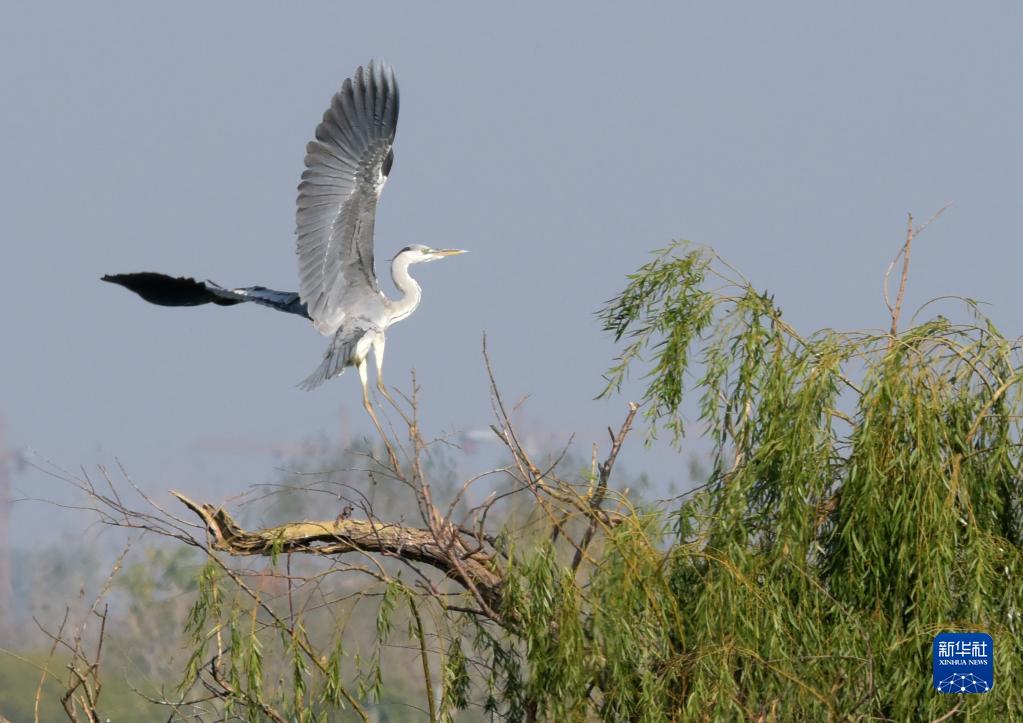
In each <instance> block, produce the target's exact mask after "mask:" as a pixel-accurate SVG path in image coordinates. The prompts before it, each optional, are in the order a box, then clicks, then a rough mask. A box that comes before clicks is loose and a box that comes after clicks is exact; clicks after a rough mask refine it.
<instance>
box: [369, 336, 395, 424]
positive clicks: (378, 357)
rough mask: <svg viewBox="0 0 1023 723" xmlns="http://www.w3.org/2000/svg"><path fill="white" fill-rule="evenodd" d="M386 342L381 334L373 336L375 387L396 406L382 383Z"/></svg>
mask: <svg viewBox="0 0 1023 723" xmlns="http://www.w3.org/2000/svg"><path fill="white" fill-rule="evenodd" d="M386 343H387V342H386V340H385V339H384V335H383V334H377V335H376V336H375V337H374V338H373V358H374V360H375V361H376V365H377V389H379V390H380V393H381V394H383V395H384V397H386V398H387V401H389V402H390V403H391V404H392V405H393V406H397V405H396V404H395V402H394V400H393V399H392V398H391V395H390V393H389V392H388V391H387V387H386V386H385V385H384V345H385V344H386Z"/></svg>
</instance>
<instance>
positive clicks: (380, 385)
mask: <svg viewBox="0 0 1023 723" xmlns="http://www.w3.org/2000/svg"><path fill="white" fill-rule="evenodd" d="M377 389H379V390H380V393H381V394H383V395H384V399H386V400H387V401H389V402H390V403H391V404H392V405H393V406H395V407H396V406H398V404H397V402H395V401H394V397H392V396H391V393H390V392H389V391H387V385H385V384H384V378H383V377H377Z"/></svg>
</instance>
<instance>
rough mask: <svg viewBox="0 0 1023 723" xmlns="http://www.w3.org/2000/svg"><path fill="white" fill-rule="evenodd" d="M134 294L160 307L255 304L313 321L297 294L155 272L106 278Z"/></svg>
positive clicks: (114, 275)
mask: <svg viewBox="0 0 1023 723" xmlns="http://www.w3.org/2000/svg"><path fill="white" fill-rule="evenodd" d="M102 280H103V281H108V282H110V283H111V284H119V285H121V286H123V287H124V288H126V289H129V290H130V291H134V292H135V293H136V294H138V295H139V296H141V297H142V298H143V299H145V300H146V301H148V302H149V303H151V304H159V305H160V306H200V305H202V304H217V305H218V306H234V305H235V304H242V303H245V302H246V301H252V302H255V303H257V304H261V305H262V306H269V307H270V308H272V309H277V310H278V311H284V312H287V313H289V314H297V315H299V316H304V317H305V318H307V319H308V318H309V314H308V312H307V311H306V305H305V304H303V303H302V301H301V299H299V298H298V294H297V293H295V292H293V291H275V290H273V289H268V288H266V287H264V286H248V287H245V288H241V289H225V288H224V287H223V286H220V285H219V284H215V283H213V282H212V281H196V280H195V279H193V278H189V277H187V276H167V275H166V274H158V273H156V272H155V271H142V272H139V273H134V274H108V275H106V276H104V277H103V278H102Z"/></svg>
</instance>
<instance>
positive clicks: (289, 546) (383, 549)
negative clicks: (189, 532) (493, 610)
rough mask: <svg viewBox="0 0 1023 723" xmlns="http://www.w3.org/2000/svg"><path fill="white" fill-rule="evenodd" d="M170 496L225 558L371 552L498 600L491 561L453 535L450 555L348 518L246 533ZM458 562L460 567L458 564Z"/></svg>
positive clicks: (405, 532)
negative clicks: (432, 571)
mask: <svg viewBox="0 0 1023 723" xmlns="http://www.w3.org/2000/svg"><path fill="white" fill-rule="evenodd" d="M171 494H173V495H174V496H175V497H177V498H178V499H179V500H180V501H181V502H182V504H184V505H185V506H186V507H188V508H189V509H190V510H192V512H194V513H195V514H197V515H198V516H199V517H200V518H202V520H203V522H204V523H205V525H206V529H207V530H208V532H209V534H210V537H211V539H212V546H213V548H214V549H216V550H221V551H223V552H227V553H228V554H230V555H265V556H270V555H275V554H283V553H290V552H301V553H313V554H320V555H343V554H345V553H349V552H364V553H372V552H376V553H382V554H385V555H392V556H395V557H400V558H403V559H408V560H414V561H416V562H421V563H424V564H427V565H430V566H431V567H434V568H436V569H438V570H440V571H442V572H443V573H444V574H445V575H447V576H448V577H449V578H451V579H453V580H455V581H456V582H458V583H460V584H462V585H463V587H466V588H469V587H470V586H475V587H476V588H477V589H478V590H479V591H480V593H481V594H482V595H483V597H484V598H485V599H486V600H487V604H488V605H489V606H491V607H493V606H494V605H495V604H496V603H497V601H498V600H499V597H500V591H501V582H502V576H501V573H500V570H499V568H498V567H497V565H496V564H495V563H494V560H493V558H492V556H491V555H490V554H489V553H486V552H484V551H482V550H480V551H477V552H475V553H474V554H467V553H468V552H469V551H468V549H467V548H466V546H465V544H464V542H463V541H462V538H461V536H460V535H459V534H457V533H453V534H451V535H450V539H449V541H448V544H449V545H450V549H445V546H444V545H440V544H438V542H437V540H436V539H435V536H434V534H433V532H432V531H431V530H428V529H422V528H418V527H409V526H405V525H399V524H393V523H380V522H376V521H371V520H358V519H352V518H348V519H343V520H328V521H322V522H292V523H288V524H285V525H281V526H279V527H272V528H269V529H265V530H257V531H254V532H247V531H245V530H243V529H241V527H239V526H238V525H237V523H235V521H234V520H233V519H232V518H231V516H230V515H228V514H227V512H225V511H224V510H222V509H218V508H216V507H213V506H212V505H208V504H200V503H197V502H193V501H192V500H190V499H189V498H188V497H185V496H184V495H182V494H180V493H178V492H172V493H171ZM461 557H464V558H465V559H464V561H460V558H461Z"/></svg>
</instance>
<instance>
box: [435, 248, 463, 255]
mask: <svg viewBox="0 0 1023 723" xmlns="http://www.w3.org/2000/svg"><path fill="white" fill-rule="evenodd" d="M433 253H435V254H437V255H438V256H458V254H464V253H466V251H465V249H434V250H433Z"/></svg>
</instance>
